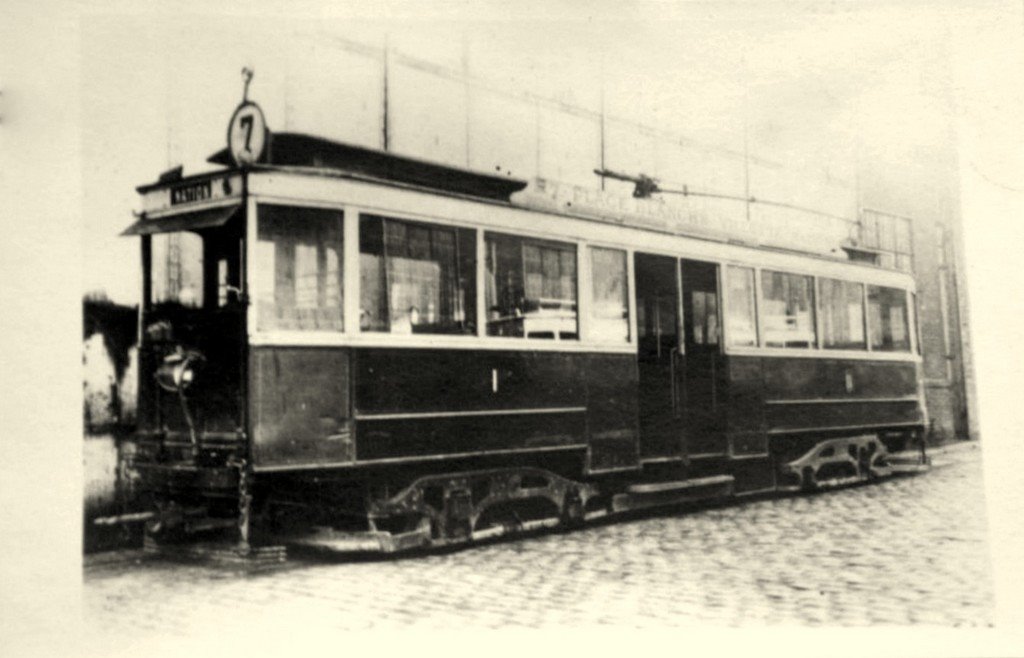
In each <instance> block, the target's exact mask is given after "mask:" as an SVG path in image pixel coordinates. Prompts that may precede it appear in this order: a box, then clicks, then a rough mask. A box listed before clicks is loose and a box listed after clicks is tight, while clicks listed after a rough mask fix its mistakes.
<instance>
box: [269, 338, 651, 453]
mask: <svg viewBox="0 0 1024 658" xmlns="http://www.w3.org/2000/svg"><path fill="white" fill-rule="evenodd" d="M251 363H252V367H251V373H252V378H251V404H252V408H251V418H252V419H253V428H254V431H253V433H254V445H253V452H254V458H255V463H256V466H257V467H264V468H267V467H270V468H274V467H292V468H297V467H302V466H308V467H321V466H331V465H335V466H343V465H346V464H351V463H356V462H382V461H383V462H386V463H395V462H402V461H405V460H410V461H412V460H422V459H424V458H439V457H462V456H475V455H485V454H488V453H501V454H507V453H530V452H545V451H560V450H579V451H580V454H581V455H583V454H584V450H586V451H587V452H586V454H587V455H588V460H589V461H588V463H587V464H586V465H587V467H588V468H589V469H590V471H591V472H600V471H603V470H612V469H616V468H623V467H633V466H635V464H636V439H637V428H636V367H635V361H634V359H632V358H630V356H629V355H602V354H580V353H570V352H566V353H560V352H532V351H504V350H501V351H499V350H494V351H492V350H487V351H471V350H438V349H409V348H358V349H354V348H353V349H343V348H297V347H288V348H283V347H273V348H271V347H254V348H253V352H252V358H251ZM581 466H583V464H582V462H581ZM441 469H443V467H442V466H439V467H438V470H439V471H440V470H441Z"/></svg>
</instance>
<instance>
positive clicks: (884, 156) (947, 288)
mask: <svg viewBox="0 0 1024 658" xmlns="http://www.w3.org/2000/svg"><path fill="white" fill-rule="evenodd" d="M940 137H941V135H940V136H938V137H937V138H936V141H935V142H934V143H932V144H927V145H919V146H917V147H916V148H913V149H904V150H899V151H894V152H886V151H885V150H881V149H880V150H875V151H872V152H868V153H865V154H863V156H864V159H863V161H862V162H861V170H862V173H861V175H860V176H859V181H860V190H859V199H860V205H861V206H862V207H864V208H871V209H875V210H878V211H880V212H884V213H890V214H894V215H898V216H902V217H907V218H909V219H910V220H911V227H912V229H911V230H912V243H913V273H914V277H915V280H916V284H917V295H918V310H919V314H920V317H919V325H920V335H921V346H922V350H921V351H922V359H923V364H922V370H923V377H924V389H925V399H926V403H927V405H928V412H929V418H930V438H931V440H932V441H933V442H936V443H941V442H946V441H951V440H955V439H968V438H974V439H977V438H978V435H977V430H976V413H975V411H974V401H973V397H972V394H971V393H970V391H972V390H973V362H972V361H971V350H970V339H969V333H968V332H967V328H968V327H967V318H966V315H965V311H966V299H965V294H966V286H965V285H964V283H963V280H964V279H963V277H964V270H963V261H962V258H963V252H962V242H961V240H960V235H961V231H962V219H961V212H960V198H959V193H958V190H959V172H958V168H957V158H956V152H955V146H956V144H955V141H954V140H952V139H945V140H943V139H940Z"/></svg>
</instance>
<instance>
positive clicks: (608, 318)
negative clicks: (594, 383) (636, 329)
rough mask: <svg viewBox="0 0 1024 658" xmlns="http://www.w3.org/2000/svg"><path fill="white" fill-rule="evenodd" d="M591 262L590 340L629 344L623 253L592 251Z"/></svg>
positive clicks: (601, 250)
mask: <svg viewBox="0 0 1024 658" xmlns="http://www.w3.org/2000/svg"><path fill="white" fill-rule="evenodd" d="M590 262H591V268H590V269H591V272H592V273H593V276H592V278H593V284H594V302H593V307H592V310H591V322H590V326H591V330H592V332H593V338H594V339H595V340H599V341H605V342H619V343H628V342H629V301H628V298H627V280H626V276H627V275H626V252H624V251H620V250H618V249H599V248H597V247H594V248H592V249H591V250H590Z"/></svg>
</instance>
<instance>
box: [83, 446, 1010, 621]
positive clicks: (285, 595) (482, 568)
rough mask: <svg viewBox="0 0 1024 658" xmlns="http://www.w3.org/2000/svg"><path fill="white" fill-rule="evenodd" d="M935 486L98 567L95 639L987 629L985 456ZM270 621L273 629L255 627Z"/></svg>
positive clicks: (911, 484) (942, 460)
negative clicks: (496, 538)
mask: <svg viewBox="0 0 1024 658" xmlns="http://www.w3.org/2000/svg"><path fill="white" fill-rule="evenodd" d="M964 448H966V449H960V450H956V451H949V452H947V453H946V454H943V455H938V456H937V457H936V467H935V468H934V469H933V470H932V471H931V472H930V473H929V474H927V475H923V476H913V477H901V478H896V479H893V480H889V481H887V482H884V483H882V484H879V485H874V486H862V487H856V488H852V489H846V490H841V491H832V492H827V493H823V494H819V495H814V496H794V497H787V498H781V499H774V500H757V501H748V502H746V503H745V504H741V505H737V506H732V507H725V508H714V509H705V510H699V511H694V512H689V513H686V514H672V515H666V516H649V517H646V518H640V519H633V520H629V521H624V522H618V523H613V524H606V525H598V526H590V527H587V528H585V529H583V530H580V531H576V532H572V533H566V534H548V535H542V536H535V537H529V538H524V539H516V540H510V541H504V542H500V543H495V544H490V545H485V546H480V547H476V548H470V549H466V550H459V551H457V552H448V553H435V554H430V555H426V556H419V557H414V558H404V559H387V560H372V561H357V562H351V561H343V560H338V559H332V560H324V559H314V558H312V557H306V556H304V557H293V558H292V559H291V560H290V561H289V564H288V565H287V566H286V567H283V568H281V569H278V570H275V571H272V572H269V573H262V574H251V575H244V574H242V575H240V574H238V573H235V572H230V571H225V570H224V569H223V568H211V567H204V566H198V565H183V564H175V563H169V562H166V561H161V560H156V559H150V558H145V557H143V556H142V555H141V554H140V553H124V554H120V555H119V556H113V557H112V556H109V555H107V556H92V557H89V558H87V559H86V569H85V585H84V592H85V594H84V596H85V601H84V608H85V615H86V623H87V624H89V626H90V627H92V628H94V629H96V630H97V631H99V632H103V633H109V632H116V633H119V634H120V633H124V632H133V631H137V632H142V633H145V632H167V633H176V634H184V633H190V632H196V631H198V632H210V631H211V630H212V629H215V628H217V627H218V626H221V625H224V624H250V623H254V622H255V621H256V620H271V619H272V620H275V622H288V621H289V620H292V621H296V622H300V621H301V622H303V623H307V624H308V623H317V624H323V625H324V626H325V627H327V628H330V629H335V628H337V629H365V628H379V627H382V626H388V627H392V626H402V627H406V626H409V625H416V626H417V627H427V628H466V627H507V626H518V627H550V626H554V627H562V626H567V625H574V624H588V625H589V624H614V625H626V626H633V627H657V626H679V625H695V624H696V625H725V626H739V625H765V624H779V623H798V624H809V625H820V624H828V625H842V626H859V625H865V624H876V623H881V624H899V625H905V624H939V625H946V626H986V625H989V624H990V623H991V616H992V584H991V575H990V568H989V560H988V546H987V542H986V524H985V505H984V498H983V489H982V481H981V453H980V451H978V450H977V449H975V448H974V447H973V446H964ZM260 623H262V622H260Z"/></svg>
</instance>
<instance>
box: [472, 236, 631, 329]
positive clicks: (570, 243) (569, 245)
mask: <svg viewBox="0 0 1024 658" xmlns="http://www.w3.org/2000/svg"><path fill="white" fill-rule="evenodd" d="M480 235H481V236H482V240H483V248H484V256H485V257H484V260H483V261H482V262H480V263H478V265H477V269H478V272H479V273H480V277H479V278H480V285H481V286H482V288H483V290H482V294H483V295H485V297H484V308H485V309H486V310H489V309H487V298H486V294H487V258H486V257H487V238H488V236H489V235H495V236H499V237H502V238H506V239H512V240H515V241H518V242H519V247H520V252H519V261H520V262H521V263H522V266H521V267H522V274H523V277H522V279H523V280H522V286H523V295H524V299H525V295H526V255H525V250H524V249H523V247H524V246H525V245H527V244H530V245H534V246H540V247H544V246H548V247H549V248H555V249H561V250H564V251H571V252H572V254H573V258H574V259H575V272H576V275H575V280H574V281H573V287H574V292H575V295H576V297H575V303H576V336H575V337H574V338H562V337H560V336H559V335H558V334H557V333H555V334H554V337H553V338H539V337H532V338H531V337H529V336H527V335H526V333H525V330H524V333H523V335H522V336H500V335H494V334H490V333H488V331H487V329H488V325H489V323H490V320H489V319H488V318H487V316H486V315H485V316H484V318H483V319H482V321H481V322H480V323H479V325H480V326H481V327H483V337H484V338H486V339H487V340H496V339H498V340H510V341H515V342H520V341H524V340H525V341H529V342H530V343H531V344H533V343H538V344H548V343H551V344H555V345H558V344H566V343H570V344H577V345H586V344H588V343H590V342H591V341H589V340H588V339H587V338H585V337H584V335H583V324H584V323H583V321H582V316H583V313H584V304H583V294H582V293H583V291H582V290H581V288H582V286H581V285H580V279H581V278H582V274H583V271H582V262H581V261H582V260H583V259H582V257H581V253H580V252H581V251H583V250H584V246H586V245H584V244H583V243H582V242H580V241H578V240H559V239H555V238H548V237H538V236H536V235H533V234H526V233H517V232H512V231H506V230H504V229H499V230H492V229H486V228H481V229H480ZM587 310H589V309H587ZM524 317H525V316H524ZM622 344H623V345H630V344H631V343H622Z"/></svg>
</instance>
